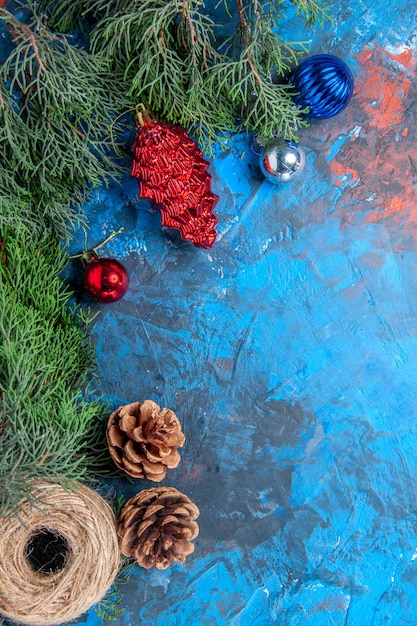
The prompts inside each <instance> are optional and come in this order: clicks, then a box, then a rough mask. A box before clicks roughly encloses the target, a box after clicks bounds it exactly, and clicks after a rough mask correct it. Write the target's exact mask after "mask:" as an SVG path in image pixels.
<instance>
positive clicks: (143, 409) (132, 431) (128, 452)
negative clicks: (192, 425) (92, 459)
mask: <svg viewBox="0 0 417 626" xmlns="http://www.w3.org/2000/svg"><path fill="white" fill-rule="evenodd" d="M184 441H185V437H184V434H183V433H182V431H181V424H180V422H179V420H178V418H177V416H176V415H175V413H174V411H171V409H162V410H161V409H160V407H159V406H158V405H157V404H156V402H153V401H152V400H145V401H144V402H143V403H142V404H141V403H140V402H133V404H126V405H125V406H121V407H119V408H118V409H116V411H114V412H113V413H112V414H111V415H110V417H109V421H108V423H107V442H108V444H109V450H110V454H111V456H112V459H113V461H114V462H115V463H116V465H117V467H119V468H120V469H122V470H124V471H125V472H126V473H127V474H129V475H130V476H133V477H134V478H149V480H153V481H155V482H159V481H160V480H162V479H163V478H165V476H166V470H167V467H169V468H174V467H177V465H178V463H179V462H180V459H181V457H180V455H179V453H178V450H177V448H181V447H182V446H183V445H184Z"/></svg>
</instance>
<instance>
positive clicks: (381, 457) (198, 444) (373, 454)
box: [83, 0, 417, 626]
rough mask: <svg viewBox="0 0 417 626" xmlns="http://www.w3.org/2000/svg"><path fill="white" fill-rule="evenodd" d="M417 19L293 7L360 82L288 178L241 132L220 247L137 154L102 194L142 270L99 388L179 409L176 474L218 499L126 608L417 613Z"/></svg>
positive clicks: (167, 618) (104, 338) (228, 614)
mask: <svg viewBox="0 0 417 626" xmlns="http://www.w3.org/2000/svg"><path fill="white" fill-rule="evenodd" d="M366 4H367V5H368V6H365V5H366ZM416 23H417V22H416V16H415V14H414V13H413V12H412V11H410V3H409V2H407V1H406V0H395V1H394V2H393V3H387V2H386V1H385V0H384V2H382V1H381V0H379V1H374V2H372V3H370V2H367V3H363V2H361V1H357V0H355V2H353V3H352V4H351V5H350V6H349V3H348V2H346V1H344V2H343V3H340V4H339V5H338V6H337V9H335V21H334V22H333V24H327V25H326V28H325V30H320V29H315V30H314V32H312V33H309V32H306V31H302V30H300V22H299V21H298V20H297V19H293V20H290V21H289V22H288V24H286V25H285V28H284V29H283V34H284V35H285V37H286V38H287V39H293V40H300V39H302V40H307V41H309V53H318V52H329V53H332V54H335V55H337V56H340V57H341V58H343V59H344V60H345V61H346V62H347V63H348V65H349V66H350V67H351V69H352V71H353V73H354V75H355V80H356V88H355V94H354V97H353V99H352V101H351V103H350V105H349V107H348V108H347V109H346V110H345V111H344V112H343V113H341V114H339V115H338V116H337V117H335V118H333V119H331V120H329V121H325V122H324V121H320V122H319V121H317V122H314V123H313V124H312V126H311V127H310V128H309V129H307V130H303V131H302V133H301V135H300V143H301V145H303V146H304V148H305V150H306V153H307V165H306V168H305V170H304V172H303V174H302V175H301V176H300V178H298V179H297V180H295V181H293V182H292V183H290V184H287V185H286V186H279V187H278V186H274V185H272V184H271V183H269V182H267V181H265V180H264V179H263V178H262V176H261V174H260V172H259V168H258V156H257V154H256V149H255V148H254V143H253V139H252V138H251V137H246V136H239V137H235V138H233V139H232V140H231V141H230V149H229V150H227V151H226V152H224V153H221V154H219V155H218V156H217V157H216V158H215V159H214V160H213V162H212V164H211V168H210V171H211V173H212V176H213V188H214V191H215V192H216V193H217V194H218V195H219V196H220V201H219V203H218V205H217V211H216V212H217V216H218V219H219V228H218V232H219V237H218V241H217V242H216V244H215V245H214V247H213V248H212V249H211V250H210V251H208V252H207V251H202V250H199V249H196V248H194V247H192V246H191V245H190V244H188V243H185V242H182V241H181V240H180V239H179V236H178V234H177V232H176V231H173V230H164V229H162V228H161V226H160V215H159V213H158V212H157V211H154V212H152V211H151V210H150V208H149V205H148V203H147V202H145V201H140V200H138V197H137V192H138V189H137V186H136V181H134V180H131V179H130V178H129V176H127V177H126V181H125V183H124V184H123V186H122V188H117V189H116V188H115V189H112V190H110V191H109V192H106V191H103V192H102V193H101V194H100V195H99V196H98V197H97V200H96V201H94V202H92V203H91V205H90V206H89V207H88V209H87V212H88V215H89V218H90V221H91V232H90V234H89V238H90V237H91V239H92V243H95V242H97V241H99V240H100V239H101V238H102V236H103V235H106V234H108V232H109V231H110V230H112V229H114V228H117V227H119V226H120V225H124V226H125V231H124V233H123V234H121V235H120V236H119V237H118V238H117V239H115V240H113V241H112V242H111V243H110V244H108V246H107V247H106V248H105V250H104V251H103V252H104V253H105V254H106V255H109V256H116V257H118V258H120V259H122V260H124V262H125V263H126V264H127V265H128V267H129V270H130V274H131V286H130V289H129V292H128V293H127V295H126V296H125V298H124V299H123V300H121V301H120V302H118V303H116V304H113V305H109V306H107V307H104V306H102V307H101V315H100V318H99V320H98V323H97V326H96V329H95V340H96V342H97V350H98V360H99V370H100V375H101V384H100V386H101V390H102V391H103V393H104V394H105V395H106V396H107V397H108V398H109V399H110V401H111V403H112V405H113V406H114V407H116V406H118V405H119V404H125V403H127V402H132V401H135V400H144V399H145V398H151V399H153V400H155V401H156V402H158V403H159V404H160V405H161V406H168V407H170V408H172V409H174V410H175V411H176V413H177V415H178V416H179V417H180V419H181V421H182V424H183V429H184V432H185V434H186V437H187V441H186V444H185V446H184V448H183V452H182V461H181V463H180V466H179V467H178V468H177V469H176V470H171V471H170V472H169V474H168V476H167V478H166V479H165V481H164V483H163V484H166V485H172V486H175V487H176V488H178V489H179V490H181V491H183V492H184V493H186V494H187V495H188V496H190V497H191V498H192V499H193V500H194V501H195V502H196V503H197V504H198V506H199V507H200V510H201V516H200V518H199V524H200V536H199V538H198V540H197V541H196V550H195V553H194V555H192V556H191V557H190V558H189V559H188V560H187V561H186V563H185V564H184V565H180V566H173V567H171V568H170V569H168V570H166V571H164V572H157V571H146V570H142V569H139V568H137V569H135V570H134V573H133V576H132V579H131V581H130V583H129V584H128V585H127V586H126V587H125V588H123V590H122V592H123V604H124V606H125V609H126V610H125V613H124V615H122V616H121V617H119V618H118V620H117V624H118V625H119V626H134V625H136V624H146V625H147V626H150V625H155V626H156V625H157V626H171V625H172V626H174V625H175V626H176V625H178V626H179V625H181V626H194V625H197V624H201V625H204V626H206V625H207V626H214V625H216V624H218V625H223V624H230V625H233V626H237V625H239V626H252V625H256V626H261V625H262V626H267V625H269V624H279V625H280V626H286V625H289V626H298V625H303V626H306V625H308V626H327V625H329V626H330V625H334V626H342V625H346V626H371V625H372V626H379V625H382V624H384V625H385V624H396V625H397V624H398V625H406V624H407V625H408V624H410V625H411V624H412V625H415V624H417V588H416V584H417V561H416V556H417V527H416V490H415V484H416V465H417V428H416V417H417V406H416V401H417V389H416V384H415V383H416V371H417V370H416V363H417V356H416V355H417V337H416V332H417V319H416V280H417V279H416V275H417V273H416V266H417V241H416V235H415V226H416V220H417V208H416V207H417V203H416V200H417V187H416V163H417V154H416V148H415V145H416V134H417V131H416V128H415V115H416V105H415V102H416V97H417V82H416V76H415V65H416V54H415V34H416ZM146 486H152V484H151V483H149V484H147V483H143V482H141V484H140V485H136V484H135V485H129V484H128V483H127V482H125V481H120V482H119V484H118V487H117V488H118V490H119V491H120V493H125V494H126V495H133V493H135V492H136V491H137V490H138V489H141V488H143V487H146ZM83 623H85V624H89V625H90V624H100V623H101V622H100V620H98V618H97V617H96V616H95V615H93V614H91V615H89V616H88V619H86V621H85V622H83Z"/></svg>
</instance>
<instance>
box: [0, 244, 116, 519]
mask: <svg viewBox="0 0 417 626" xmlns="http://www.w3.org/2000/svg"><path fill="white" fill-rule="evenodd" d="M1 249H2V258H1V260H0V389H1V390H2V393H1V397H0V442H1V455H0V474H1V476H2V481H1V484H0V517H2V516H4V515H6V514H7V515H8V514H11V513H13V514H16V513H18V510H19V502H20V501H21V500H22V499H23V498H24V497H26V496H29V497H31V487H32V485H33V483H34V481H35V480H36V479H39V478H43V479H45V480H50V481H59V482H62V481H64V482H66V483H68V482H69V481H73V480H84V481H88V482H91V481H92V480H94V479H95V478H96V477H97V476H98V475H99V474H100V473H101V472H102V471H103V468H105V465H106V463H107V459H108V453H107V445H106V443H105V436H104V420H103V418H104V412H105V410H106V407H105V405H103V404H102V403H100V402H99V401H97V400H93V399H92V397H93V396H92V394H93V390H90V391H88V388H89V386H90V384H91V380H92V376H93V368H94V362H95V360H94V348H93V346H92V344H91V340H90V336H89V335H90V328H91V322H90V317H89V316H88V314H87V315H86V314H84V313H83V312H82V311H81V310H78V309H71V308H69V302H70V298H71V295H72V294H71V292H70V291H69V290H68V289H66V288H64V286H63V284H62V281H61V279H60V277H59V275H60V272H61V271H62V268H63V267H64V264H65V263H66V261H67V257H66V256H65V254H64V253H63V252H62V250H61V249H60V248H59V247H58V244H57V243H56V242H54V241H52V240H51V239H45V240H43V241H41V242H39V243H38V244H37V245H36V244H28V243H27V242H24V241H23V240H21V239H19V238H16V237H15V236H11V235H5V236H4V238H3V240H2V247H1Z"/></svg>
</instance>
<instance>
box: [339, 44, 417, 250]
mask: <svg viewBox="0 0 417 626" xmlns="http://www.w3.org/2000/svg"><path fill="white" fill-rule="evenodd" d="M357 61H358V63H359V66H358V70H357V71H356V73H355V74H356V75H355V81H356V94H355V96H354V98H353V99H352V102H351V104H350V105H349V107H348V109H347V111H346V116H345V126H346V122H347V124H348V126H347V129H349V130H347V132H346V135H348V136H347V138H346V140H345V143H344V145H343V149H341V150H340V151H339V152H338V154H337V155H336V156H335V158H334V159H333V160H331V161H330V162H329V163H328V166H329V167H330V170H331V172H332V176H333V183H334V185H335V186H337V187H340V188H342V189H343V195H342V197H341V198H340V200H339V201H338V203H337V212H338V213H339V214H342V211H343V213H344V214H346V213H347V205H349V207H351V210H350V211H349V214H350V216H351V217H352V216H353V217H354V216H358V215H360V214H363V213H365V214H366V215H365V217H364V218H363V219H365V221H366V222H368V223H373V222H377V221H379V220H381V219H386V218H389V220H390V221H391V223H393V224H395V223H398V222H399V221H401V224H402V227H403V228H405V229H407V230H409V231H410V234H411V235H412V237H413V238H414V239H417V231H416V233H415V234H414V230H415V226H416V224H417V188H416V185H415V180H417V156H416V150H415V145H416V135H417V133H416V130H415V129H414V126H413V125H410V119H409V117H408V113H407V112H408V109H409V108H411V107H412V103H413V101H414V100H415V99H416V93H415V89H416V87H415V67H416V58H415V55H414V54H413V51H412V50H408V49H407V50H405V51H401V52H400V53H399V54H393V53H391V52H388V51H386V50H383V49H382V48H380V47H378V46H376V45H372V46H370V45H366V46H365V47H364V48H363V49H362V51H361V52H360V54H358V56H357ZM413 81H414V82H413ZM336 122H337V120H336ZM336 122H335V123H336ZM355 125H358V126H360V132H359V134H357V133H352V132H351V131H352V128H353V127H354V126H355ZM349 133H350V134H349Z"/></svg>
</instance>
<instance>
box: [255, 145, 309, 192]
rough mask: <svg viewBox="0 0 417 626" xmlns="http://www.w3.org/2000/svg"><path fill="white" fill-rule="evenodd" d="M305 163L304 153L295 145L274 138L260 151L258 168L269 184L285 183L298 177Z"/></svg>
mask: <svg viewBox="0 0 417 626" xmlns="http://www.w3.org/2000/svg"><path fill="white" fill-rule="evenodd" d="M305 161H306V158H305V152H304V150H303V149H302V148H300V147H299V146H297V144H296V143H294V142H292V141H286V140H285V139H280V138H276V139H272V140H271V141H269V142H268V143H267V144H266V146H265V147H264V149H263V150H262V152H261V156H260V167H261V170H262V174H263V175H264V176H265V178H267V179H268V180H269V181H270V182H271V183H285V182H287V181H289V180H292V179H293V178H295V177H296V176H298V174H299V173H300V172H301V170H302V169H303V167H304V165H305Z"/></svg>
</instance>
